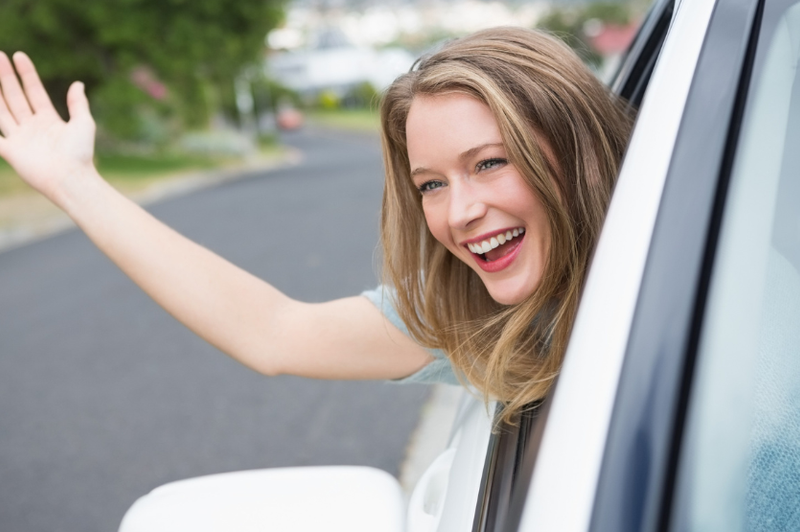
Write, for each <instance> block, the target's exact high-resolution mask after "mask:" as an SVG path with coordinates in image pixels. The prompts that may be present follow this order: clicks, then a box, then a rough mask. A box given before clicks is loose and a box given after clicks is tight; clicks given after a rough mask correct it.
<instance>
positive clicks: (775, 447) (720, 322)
mask: <svg viewBox="0 0 800 532" xmlns="http://www.w3.org/2000/svg"><path fill="white" fill-rule="evenodd" d="M799 56H800V5H792V4H790V3H787V2H783V3H780V2H776V3H773V4H771V5H768V6H767V7H766V8H765V12H764V17H763V24H762V27H761V33H760V36H759V42H758V51H757V55H756V60H755V68H754V71H753V73H754V74H753V77H752V81H751V84H750V89H749V94H748V101H747V106H746V109H745V114H744V120H743V123H742V130H741V134H740V137H739V144H738V148H737V153H736V155H735V158H734V165H733V170H732V173H731V177H730V182H729V189H728V193H727V198H726V200H725V212H724V214H723V218H722V225H721V230H720V234H719V240H718V248H717V253H716V257H715V263H714V268H713V274H712V279H711V285H710V291H709V295H708V303H707V307H706V313H705V317H704V325H703V331H702V334H701V338H700V345H699V350H698V358H697V365H696V371H695V381H694V384H693V389H692V391H691V394H690V403H689V409H688V422H687V423H688V425H687V430H686V433H685V434H686V436H685V439H684V443H683V447H682V450H681V458H680V462H679V463H680V466H679V472H678V484H677V486H678V487H677V489H678V491H677V494H676V499H675V500H676V509H675V513H674V516H673V519H672V527H671V528H672V529H673V530H689V531H695V530H697V531H700V530H702V531H723V530H724V531H725V532H733V531H745V530H747V531H779V530H780V531H783V530H800V76H799V75H798V71H797V64H798V57H799Z"/></svg>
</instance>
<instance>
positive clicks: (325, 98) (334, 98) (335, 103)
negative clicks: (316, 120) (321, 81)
mask: <svg viewBox="0 0 800 532" xmlns="http://www.w3.org/2000/svg"><path fill="white" fill-rule="evenodd" d="M316 104H317V105H316V106H317V107H319V108H320V109H324V110H327V111H332V110H334V109H338V108H339V107H340V105H341V100H340V98H339V95H338V94H336V93H335V92H333V91H332V90H325V91H322V92H320V93H319V95H318V96H317V102H316Z"/></svg>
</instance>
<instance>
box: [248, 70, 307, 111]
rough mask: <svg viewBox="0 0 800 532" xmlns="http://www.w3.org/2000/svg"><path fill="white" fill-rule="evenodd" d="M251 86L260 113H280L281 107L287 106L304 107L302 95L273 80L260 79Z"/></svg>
mask: <svg viewBox="0 0 800 532" xmlns="http://www.w3.org/2000/svg"><path fill="white" fill-rule="evenodd" d="M250 86H251V88H252V90H253V101H254V104H255V108H256V112H258V113H264V112H271V113H273V114H274V113H277V112H278V110H279V108H280V107H281V106H285V105H289V106H291V107H301V106H302V101H301V98H300V95H299V94H297V92H295V91H293V90H292V89H290V88H289V87H287V86H285V85H282V84H281V83H279V82H278V81H276V80H274V79H272V78H267V77H263V76H262V77H258V78H257V79H255V80H254V81H252V82H251V85H250Z"/></svg>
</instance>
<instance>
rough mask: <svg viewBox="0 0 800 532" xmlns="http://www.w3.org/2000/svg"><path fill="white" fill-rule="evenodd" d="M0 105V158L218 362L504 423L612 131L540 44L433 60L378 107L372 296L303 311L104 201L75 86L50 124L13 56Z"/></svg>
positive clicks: (585, 252) (597, 203)
mask: <svg viewBox="0 0 800 532" xmlns="http://www.w3.org/2000/svg"><path fill="white" fill-rule="evenodd" d="M17 76H19V78H18V77H17ZM20 80H21V82H22V83H20ZM0 87H1V88H2V97H0V134H2V137H0V157H2V158H4V159H6V160H7V161H8V162H9V163H10V164H11V165H12V166H13V167H14V169H15V170H16V171H17V172H18V173H19V175H20V176H21V177H22V178H23V179H24V180H25V181H26V182H27V183H29V184H30V185H31V186H33V187H34V188H36V189H37V190H38V191H40V192H41V193H42V194H44V195H45V196H46V197H48V198H49V199H50V200H52V201H53V202H54V203H55V204H56V205H58V206H59V207H61V208H62V209H64V210H65V211H66V212H67V214H69V215H70V216H71V217H72V218H73V219H74V220H75V221H76V223H77V224H78V225H79V226H80V227H81V228H82V229H83V230H84V231H85V232H86V234H87V235H88V236H89V237H90V238H91V239H92V240H93V242H94V243H95V244H96V245H97V246H98V247H99V248H100V249H101V250H102V251H103V252H104V253H106V254H107V255H108V256H109V257H110V258H111V259H112V260H113V261H114V262H115V263H116V264H117V265H118V266H119V267H120V268H121V269H122V270H123V271H124V272H125V273H126V274H127V275H129V276H130V277H131V279H133V280H134V281H135V282H136V283H137V284H138V285H139V286H140V287H141V288H142V289H143V290H145V291H146V292H147V293H148V294H149V295H150V296H151V297H152V298H153V299H154V300H155V301H156V302H158V303H159V304H160V305H161V306H163V307H164V308H165V309H166V310H167V311H168V312H170V313H171V314H172V315H173V316H174V317H175V318H177V319H178V320H180V321H181V322H182V323H184V324H185V325H186V326H187V327H189V328H190V329H191V330H193V331H194V332H195V333H197V334H198V335H199V336H201V337H202V338H204V339H205V340H207V341H208V342H210V343H211V344H213V345H215V346H216V347H218V348H219V349H220V350H222V351H223V352H225V353H227V354H229V355H230V356H232V357H234V358H236V359H237V360H239V361H240V362H242V363H244V364H246V365H248V366H250V367H252V368H254V369H256V370H257V371H260V372H262V373H264V374H267V375H275V374H281V373H288V374H293V375H301V376H307V377H315V378H346V379H401V378H408V379H409V380H416V381H428V382H429V381H431V380H444V381H449V382H456V381H461V382H462V383H467V382H468V383H471V384H472V385H474V386H475V387H477V388H478V389H479V390H481V391H482V392H484V393H485V394H486V396H487V397H494V398H498V399H499V400H501V401H502V402H504V403H505V404H506V406H507V408H506V410H505V414H504V415H505V417H506V419H511V417H512V416H513V415H514V414H515V413H516V412H518V411H519V410H520V409H522V408H523V407H524V405H525V404H527V403H529V402H531V401H534V400H537V399H540V398H541V397H543V396H544V394H545V393H546V391H547V389H548V388H549V386H550V385H551V383H552V381H553V379H554V377H555V375H556V374H557V372H558V369H559V367H560V363H561V358H562V355H563V352H564V349H565V345H566V340H567V336H568V333H569V330H570V327H571V324H572V320H573V315H574V313H575V309H576V305H577V300H578V294H579V292H580V289H581V285H582V283H583V278H584V273H585V271H586V267H587V263H588V260H589V256H590V253H591V251H592V248H593V246H594V243H595V240H596V239H597V235H598V232H599V229H600V224H601V223H602V219H603V216H604V213H605V209H606V206H607V203H608V200H609V197H610V193H611V188H612V186H613V183H614V179H615V176H616V170H617V167H618V165H619V162H620V159H621V157H622V153H623V150H624V149H625V145H626V141H627V136H628V131H629V128H630V117H629V115H628V114H627V111H626V110H625V108H624V106H622V105H621V104H620V103H619V102H617V101H616V100H615V99H614V97H612V96H611V95H610V93H609V92H608V91H607V90H606V89H605V87H603V86H602V85H601V84H600V82H599V81H597V80H596V79H595V78H594V76H593V75H592V74H591V73H590V72H589V71H588V70H586V68H585V67H584V66H583V65H582V64H581V62H580V60H579V59H578V58H577V57H576V56H575V55H574V53H573V52H572V51H570V50H569V48H567V47H566V46H565V45H563V44H561V43H560V42H559V41H557V40H556V39H553V38H552V37H549V36H547V35H544V34H542V33H538V32H535V31H530V30H521V29H510V28H501V29H494V30H487V31H484V32H480V33H477V34H475V35H472V36H470V37H467V38H464V39H460V40H456V41H453V42H451V43H449V44H447V45H445V46H444V47H443V48H442V49H441V50H439V51H438V52H436V53H434V54H433V55H431V56H430V57H427V58H425V59H423V60H422V61H420V62H419V64H418V65H416V66H415V68H413V69H412V70H411V72H409V73H408V74H406V75H404V76H401V77H400V78H399V79H398V80H397V81H395V83H394V84H393V85H392V86H391V87H390V88H389V89H388V91H387V93H386V94H385V96H384V99H383V103H382V111H381V117H382V127H383V147H384V157H385V163H386V187H385V193H384V200H383V214H382V241H383V247H384V256H385V268H384V275H385V280H386V283H385V287H384V288H381V289H379V290H377V291H374V292H371V293H367V294H365V295H366V296H367V297H351V298H345V299H340V300H336V301H330V302H327V303H321V304H307V303H302V302H299V301H294V300H292V299H290V298H288V297H287V296H285V295H284V294H282V293H280V292H279V291H277V290H276V289H275V288H273V287H272V286H270V285H269V284H267V283H266V282H264V281H262V280H260V279H258V278H256V277H254V276H252V275H250V274H248V273H246V272H244V271H242V270H241V269H239V268H237V267H236V266H234V265H232V264H230V263H229V262H227V261H225V260H224V259H222V258H220V257H219V256H217V255H215V254H213V253H211V252H210V251H209V250H207V249H205V248H203V247H201V246H199V245H197V244H195V243H194V242H191V241H189V240H188V239H186V238H184V237H183V236H181V235H179V234H177V233H176V232H174V231H172V230H171V229H169V228H168V227H166V226H165V225H164V224H162V223H161V222H159V221H158V220H156V219H155V218H154V217H152V216H151V215H150V214H149V213H147V212H146V211H144V210H142V209H141V208H140V207H138V206H137V205H135V204H133V203H131V202H130V201H129V200H127V199H126V198H124V197H123V196H122V195H120V194H119V193H118V192H117V191H115V190H114V189H113V188H112V187H110V186H109V185H108V183H107V182H106V181H104V180H103V178H102V177H101V176H100V175H99V174H98V172H97V170H96V168H95V166H94V162H93V160H94V159H93V146H94V129H95V126H94V121H93V119H92V116H91V113H90V110H89V104H88V101H87V99H86V96H85V95H84V93H83V87H82V85H81V84H79V83H76V84H74V85H73V86H72V87H71V89H70V91H69V93H68V101H67V103H68V107H69V112H70V120H69V121H68V122H64V121H62V120H61V118H60V117H59V115H58V113H56V111H55V109H54V107H53V105H52V103H51V101H50V99H49V97H48V95H47V94H46V93H45V91H44V88H43V87H42V84H41V82H40V81H39V77H38V75H37V74H36V70H35V68H34V66H33V64H32V63H31V61H30V59H28V57H27V56H25V55H24V54H22V53H17V54H15V55H14V61H13V65H12V63H11V62H10V61H9V59H8V57H7V56H6V55H5V54H3V53H1V52H0ZM372 303H376V304H377V307H376V305H373V304H372Z"/></svg>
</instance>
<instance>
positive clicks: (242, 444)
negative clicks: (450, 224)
mask: <svg viewBox="0 0 800 532" xmlns="http://www.w3.org/2000/svg"><path fill="white" fill-rule="evenodd" d="M288 141H289V143H290V144H293V145H295V146H297V147H299V148H300V149H301V150H303V152H304V153H305V158H304V161H303V163H302V164H300V165H299V166H296V167H293V168H289V169H285V170H280V171H274V172H271V173H262V174H259V173H253V174H252V175H250V176H247V177H246V178H244V179H241V180H238V181H235V182H230V183H227V184H224V185H222V186H219V187H216V188H213V189H207V190H202V191H198V192H195V193H192V194H189V195H186V196H183V197H180V198H177V199H172V200H168V201H164V202H161V203H159V204H156V205H153V206H151V208H150V210H151V211H152V212H153V213H154V214H155V215H156V216H157V217H159V218H160V219H162V220H164V221H165V222H166V223H168V224H169V225H171V226H172V227H175V228H176V229H178V230H179V231H181V232H182V233H184V234H186V235H188V236H189V237H191V238H193V239H195V240H197V241H199V242H200V243H202V244H203V245H205V246H207V247H209V248H211V249H212V250H214V251H216V252H218V253H220V254H221V255H223V256H224V257H226V258H228V259H229V260H231V261H232V262H234V263H235V264H238V265H239V266H242V267H244V268H245V269H247V270H249V271H251V272H253V273H255V274H256V275H258V276H260V277H262V278H264V279H267V280H269V281H270V282H271V283H272V284H274V285H275V286H277V287H278V288H280V289H281V290H283V291H284V292H286V293H287V294H289V295H290V296H292V297H295V298H298V299H302V300H306V301H322V300H326V299H330V298H336V297H341V296H347V295H352V294H356V293H358V292H360V291H362V290H364V289H367V288H370V287H373V286H374V285H375V284H376V273H375V272H376V270H377V268H376V267H375V264H376V256H377V251H376V243H377V228H378V211H379V207H380V195H381V188H382V175H383V174H382V169H381V161H380V150H379V146H378V143H377V140H376V139H372V138H367V137H348V136H344V135H333V134H308V133H306V134H301V135H297V136H295V137H293V138H289V139H288ZM427 394H428V389H427V388H426V387H422V386H397V385H393V384H387V383H382V382H328V381H313V380H305V379H300V378H295V377H276V378H267V377H262V376H260V375H258V374H256V373H254V372H251V371H250V370H248V369H246V368H244V367H243V366H240V365H239V364H237V363H236V362H234V361H232V360H230V359H228V358H227V357H225V356H224V355H222V354H220V353H219V352H218V351H216V350H215V349H214V348H212V347H210V346H208V345H206V344H205V343H204V342H203V341H201V340H199V339H197V338H195V337H194V336H193V335H192V334H191V333H190V332H189V331H188V330H187V329H185V328H184V327H183V326H182V325H180V324H179V323H178V322H176V321H175V320H173V319H172V318H171V317H170V316H168V315H167V314H166V312H164V311H163V310H162V309H161V308H159V307H158V306H156V305H155V304H154V303H153V302H151V301H150V300H149V299H148V298H147V297H146V296H145V295H144V294H143V293H142V292H141V291H140V290H139V289H138V288H137V287H136V286H135V285H134V284H133V283H132V282H131V281H129V280H128V279H127V278H126V277H124V276H123V275H122V274H121V273H120V272H119V271H118V270H117V269H116V267H115V266H114V265H113V264H111V262H110V261H108V260H107V259H106V258H105V257H104V256H103V255H102V254H101V253H100V252H99V251H97V250H96V249H95V248H94V247H93V246H92V245H91V243H90V242H89V241H88V240H87V239H86V238H85V237H84V236H83V235H82V234H81V233H79V232H77V231H74V230H73V231H69V232H66V233H63V234H60V235H58V236H55V237H52V238H49V239H47V240H44V241H40V242H37V243H34V244H30V245H27V246H25V247H21V248H17V249H13V250H10V251H6V252H4V253H0V405H2V406H1V408H2V413H1V414H0V530H4V531H5V530H8V531H12V530H13V531H15V532H39V531H42V532H44V531H47V532H58V531H68V532H73V531H74V532H77V531H80V532H95V531H96V532H101V531H102V532H109V531H114V530H116V528H117V526H118V525H119V521H120V519H121V518H122V515H123V513H124V512H125V510H126V509H127V508H128V507H129V506H130V505H131V504H132V503H133V501H134V500H135V499H136V498H137V497H139V496H141V495H143V494H145V493H147V492H148V491H149V490H151V489H152V488H154V487H156V486H158V485H159V484H162V483H165V482H169V481H172V480H177V479H182V478H187V477H192V476H197V475H204V474H210V473H217V472H224V471H234V470H241V469H252V468H263V467H279V466H298V465H319V464H362V465H371V466H376V467H379V468H382V469H385V470H387V471H389V472H391V473H394V474H396V473H397V471H398V467H399V465H400V463H401V461H402V459H403V456H404V452H405V446H406V443H407V441H408V437H409V435H410V433H411V431H412V430H413V428H414V426H415V425H416V423H417V420H418V415H419V410H420V407H421V405H422V404H423V402H424V401H425V399H426V397H427Z"/></svg>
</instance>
